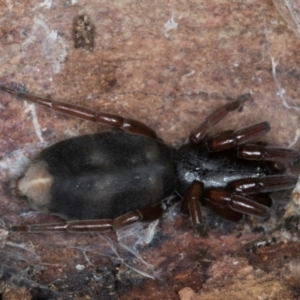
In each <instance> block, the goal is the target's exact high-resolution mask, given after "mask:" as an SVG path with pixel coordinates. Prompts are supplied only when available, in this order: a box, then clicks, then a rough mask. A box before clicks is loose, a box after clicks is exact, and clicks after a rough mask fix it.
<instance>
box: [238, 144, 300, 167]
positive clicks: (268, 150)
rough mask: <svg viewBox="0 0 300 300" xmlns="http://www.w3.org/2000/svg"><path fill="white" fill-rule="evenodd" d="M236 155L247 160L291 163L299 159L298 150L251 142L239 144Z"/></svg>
mask: <svg viewBox="0 0 300 300" xmlns="http://www.w3.org/2000/svg"><path fill="white" fill-rule="evenodd" d="M237 156H238V157H240V158H244V159H247V160H265V161H276V162H277V161H278V162H284V163H292V164H295V163H297V162H298V161H299V153H298V151H295V150H291V149H284V148H275V147H271V146H260V145H253V144H246V145H241V146H239V147H238V148H237Z"/></svg>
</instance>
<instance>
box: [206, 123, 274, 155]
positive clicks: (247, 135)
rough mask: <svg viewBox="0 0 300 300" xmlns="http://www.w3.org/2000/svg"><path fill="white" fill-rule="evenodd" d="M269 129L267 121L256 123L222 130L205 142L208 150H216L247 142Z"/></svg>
mask: <svg viewBox="0 0 300 300" xmlns="http://www.w3.org/2000/svg"><path fill="white" fill-rule="evenodd" d="M269 130H270V125H269V123H268V122H262V123H258V124H255V125H252V126H249V127H246V128H243V129H240V130H236V131H223V132H221V133H219V134H218V135H217V136H215V137H213V138H211V139H209V140H208V141H207V142H206V145H207V149H208V151H210V152H217V151H222V150H226V149H230V148H233V147H235V146H237V145H241V144H244V143H247V142H248V141H250V140H253V139H255V138H257V137H259V136H261V135H263V134H266V133H267V132H268V131H269Z"/></svg>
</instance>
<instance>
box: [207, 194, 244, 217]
mask: <svg viewBox="0 0 300 300" xmlns="http://www.w3.org/2000/svg"><path fill="white" fill-rule="evenodd" d="M206 206H207V207H208V208H209V209H210V210H211V211H213V212H214V213H215V214H216V215H218V216H220V217H221V218H223V219H225V220H228V221H232V222H238V221H240V220H241V219H242V217H243V214H242V213H240V212H237V211H234V210H232V209H231V208H229V207H223V206H219V205H216V204H214V203H213V202H210V201H208V199H206Z"/></svg>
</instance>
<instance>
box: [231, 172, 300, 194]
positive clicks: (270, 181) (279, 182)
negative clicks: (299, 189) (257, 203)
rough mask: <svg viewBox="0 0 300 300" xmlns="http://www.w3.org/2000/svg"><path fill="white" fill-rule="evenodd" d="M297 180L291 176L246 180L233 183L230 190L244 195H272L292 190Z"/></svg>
mask: <svg viewBox="0 0 300 300" xmlns="http://www.w3.org/2000/svg"><path fill="white" fill-rule="evenodd" d="M296 182H297V178H295V177H293V176H289V175H271V176H265V177H259V178H244V179H238V180H235V181H232V182H230V183H229V185H228V188H229V189H230V190H231V191H233V192H237V193H242V194H258V193H270V192H276V191H282V190H288V189H292V188H293V187H294V186H295V184H296Z"/></svg>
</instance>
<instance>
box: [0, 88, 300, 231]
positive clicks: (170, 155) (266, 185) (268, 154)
mask: <svg viewBox="0 0 300 300" xmlns="http://www.w3.org/2000/svg"><path fill="white" fill-rule="evenodd" d="M0 90H1V91H2V92H6V93H9V94H11V95H13V96H14V97H16V98H20V99H24V100H28V101H31V102H33V103H36V104H39V105H43V106H46V107H48V108H50V109H52V110H54V111H56V112H59V113H64V114H66V115H70V116H74V117H77V118H82V119H84V120H87V121H92V122H97V123H101V124H104V125H108V126H111V127H113V128H116V129H118V131H112V132H103V133H96V134H90V135H84V136H79V137H75V138H71V139H67V140H64V141H61V142H58V143H56V144H54V145H52V146H50V147H49V148H46V149H44V150H43V151H41V152H40V153H39V154H38V155H37V156H36V157H35V159H33V161H32V162H31V164H30V165H29V167H28V169H27V171H26V172H25V174H24V175H23V176H22V177H20V178H19V179H18V180H17V181H16V182H15V184H13V190H14V192H15V194H17V195H22V196H25V197H27V198H28V199H29V201H30V204H31V206H32V208H33V209H36V210H41V211H48V212H51V213H56V214H59V215H62V216H64V217H65V218H66V219H65V221H63V222H61V223H50V224H31V225H26V224H24V225H22V224H21V225H19V226H13V227H11V230H12V231H22V232H45V231H67V232H81V231H100V232H101V231H107V230H117V229H119V228H122V227H124V226H127V225H129V224H132V223H135V222H137V221H142V222H151V221H154V220H157V219H159V218H160V217H161V216H162V214H163V213H164V212H165V211H166V209H167V208H168V207H169V206H170V205H172V204H173V202H175V201H176V200H177V198H178V196H179V197H180V198H182V204H181V212H182V213H183V214H187V215H189V216H190V217H191V220H192V222H193V225H194V226H195V227H198V228H201V226H202V224H203V219H202V212H201V205H204V206H207V207H208V208H209V209H211V210H212V211H213V212H214V213H216V214H217V215H219V216H221V217H223V218H225V219H227V220H230V221H234V222H237V221H239V220H240V219H241V218H242V217H243V215H244V214H246V215H253V216H256V217H265V216H267V215H268V212H269V209H270V207H271V205H272V199H271V197H270V194H271V193H272V192H275V191H281V190H285V189H291V188H293V186H294V185H295V183H296V178H295V177H293V176H290V175H285V174H284V173H285V170H286V169H285V165H287V164H294V163H296V162H298V159H299V154H298V152H297V151H294V150H290V149H284V148H274V147H271V146H268V145H266V144H264V143H259V142H253V143H249V142H251V141H252V140H254V139H256V138H257V137H260V136H261V135H263V134H265V133H267V132H268V131H269V130H270V126H269V124H268V122H262V123H258V124H255V125H252V126H249V127H246V128H243V129H239V130H235V131H224V132H221V133H219V134H218V135H216V136H213V137H208V133H209V131H210V129H211V127H212V126H214V125H215V124H216V123H218V122H219V121H221V120H222V119H223V118H224V117H225V116H226V115H227V114H228V113H229V112H231V111H233V110H236V109H238V108H239V107H240V106H241V105H242V104H243V103H244V102H245V101H246V100H247V99H248V98H249V95H243V96H241V97H238V98H237V99H236V100H233V101H231V102H229V103H228V104H226V105H224V106H222V107H220V108H218V109H217V110H216V111H214V112H213V113H212V114H210V115H209V116H208V117H207V118H206V119H205V120H204V121H203V122H202V123H201V124H200V125H199V126H198V127H197V128H195V129H194V130H193V131H192V132H191V134H190V137H189V142H188V143H187V144H185V145H183V146H181V147H180V148H179V149H173V148H172V147H170V146H167V145H166V144H165V143H164V142H163V141H162V140H161V139H159V138H158V137H157V135H156V133H155V132H154V131H153V130H152V129H151V128H149V127H148V126H146V125H145V124H144V123H141V122H139V121H136V120H133V119H126V118H123V117H121V116H117V115H113V114H107V113H104V112H100V111H93V110H91V109H88V108H84V107H80V106H76V105H73V104H69V103H65V102H59V101H54V100H51V99H49V98H43V97H40V96H36V95H33V94H29V93H26V92H23V91H19V90H16V89H14V88H11V87H9V86H4V85H0Z"/></svg>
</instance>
